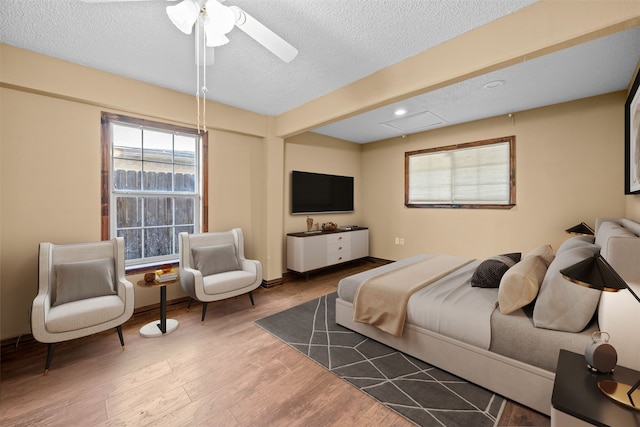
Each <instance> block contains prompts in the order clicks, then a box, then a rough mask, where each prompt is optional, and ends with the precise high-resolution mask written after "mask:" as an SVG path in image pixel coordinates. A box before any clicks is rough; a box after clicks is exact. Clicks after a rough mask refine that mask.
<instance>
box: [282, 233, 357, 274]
mask: <svg viewBox="0 0 640 427" xmlns="http://www.w3.org/2000/svg"><path fill="white" fill-rule="evenodd" d="M366 256H369V229H368V228H364V227H352V228H351V229H349V230H341V229H338V230H336V231H322V232H312V233H304V232H302V233H289V234H287V268H288V269H289V270H293V271H297V272H299V273H306V272H308V271H311V270H315V269H318V268H322V267H328V266H330V265H335V264H340V263H343V262H347V261H351V260H354V259H358V258H364V257H366Z"/></svg>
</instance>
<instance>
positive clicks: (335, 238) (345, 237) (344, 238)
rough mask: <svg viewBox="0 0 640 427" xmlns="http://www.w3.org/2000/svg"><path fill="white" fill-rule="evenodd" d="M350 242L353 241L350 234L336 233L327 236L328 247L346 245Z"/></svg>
mask: <svg viewBox="0 0 640 427" xmlns="http://www.w3.org/2000/svg"><path fill="white" fill-rule="evenodd" d="M350 241H351V234H350V233H336V234H328V235H327V246H329V245H335V244H339V243H344V242H350Z"/></svg>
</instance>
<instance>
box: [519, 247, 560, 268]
mask: <svg viewBox="0 0 640 427" xmlns="http://www.w3.org/2000/svg"><path fill="white" fill-rule="evenodd" d="M530 256H541V257H542V259H544V261H545V262H546V263H547V266H549V265H550V264H551V262H552V261H553V259H554V258H555V254H554V253H553V248H552V247H551V245H543V246H539V247H537V248H535V249H532V250H530V251H529V252H527V253H526V254H524V257H523V259H524V258H527V257H530Z"/></svg>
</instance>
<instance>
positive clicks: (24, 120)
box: [0, 45, 281, 339]
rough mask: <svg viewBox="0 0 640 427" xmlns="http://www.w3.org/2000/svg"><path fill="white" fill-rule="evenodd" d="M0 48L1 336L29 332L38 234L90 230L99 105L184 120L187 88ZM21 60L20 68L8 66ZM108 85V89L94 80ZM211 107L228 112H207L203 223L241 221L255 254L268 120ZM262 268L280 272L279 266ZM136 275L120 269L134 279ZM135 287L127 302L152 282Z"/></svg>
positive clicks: (52, 237)
mask: <svg viewBox="0 0 640 427" xmlns="http://www.w3.org/2000/svg"><path fill="white" fill-rule="evenodd" d="M0 48H1V49H2V57H3V61H2V73H1V77H2V80H1V83H2V86H0V117H1V118H2V123H1V125H2V126H1V128H0V189H1V192H0V207H1V211H0V255H1V256H0V339H7V338H12V337H17V336H18V335H20V334H23V333H29V332H30V326H29V309H30V307H31V303H32V301H33V298H34V297H35V295H36V293H37V270H38V265H37V252H38V244H39V243H40V242H45V241H50V242H54V243H58V244H64V243H70V242H83V241H92V240H99V239H100V185H101V184H100V161H101V159H100V113H101V111H110V112H115V113H123V114H130V115H134V116H137V117H142V118H148V119H151V120H160V121H164V122H167V123H175V124H179V125H187V126H194V123H193V122H194V121H195V110H194V112H193V115H191V114H190V113H188V112H187V113H185V110H186V109H187V107H186V105H192V104H194V102H193V97H192V96H188V95H183V94H179V93H176V92H172V91H167V90H165V89H160V88H155V87H153V86H150V85H147V84H144V83H140V82H135V81H132V80H129V79H123V78H118V77H115V76H112V75H108V74H106V73H101V72H97V71H95V70H90V69H87V68H85V67H80V66H77V65H73V64H69V63H63V62H61V61H57V60H54V59H52V58H47V57H43V56H41V55H36V54H33V53H30V52H26V51H21V50H19V49H15V48H11V47H8V46H5V45H0ZM50 65H51V66H52V67H53V68H55V69H56V70H57V72H59V73H61V74H56V75H65V76H67V78H65V79H51V78H50V76H51V74H48V73H49V71H47V72H46V73H45V72H44V70H49V69H50V68H51V67H49V66H50ZM21 66H22V67H25V69H27V68H28V69H29V70H30V71H29V73H24V75H21V74H20V73H18V72H17V70H18V69H19V68H20V67H21ZM31 67H36V70H42V72H41V73H37V72H34V71H33V69H32V68H31ZM27 74H28V75H29V76H30V77H29V78H26V77H25V75H27ZM47 76H49V77H47ZM74 76H77V80H78V81H80V82H82V81H91V82H92V85H86V86H84V90H79V89H78V88H74V89H73V90H72V89H70V88H67V87H64V85H61V84H60V83H59V81H60V80H63V81H73V80H74V78H73V77H74ZM109 85H113V90H111V91H109V90H105V89H104V88H105V86H109ZM82 86H83V85H82V84H80V87H81V88H82ZM92 87H98V88H101V89H100V90H97V91H93V90H92ZM121 87H124V88H126V90H121V89H120V88H121ZM71 92H73V93H71ZM71 95H73V96H71ZM189 109H190V108H189ZM216 111H217V114H218V117H220V116H222V117H225V116H228V120H226V121H224V120H223V121H222V122H219V121H218V120H216V119H215V118H214V117H211V118H208V120H207V124H208V125H209V124H215V125H216V129H213V128H209V130H210V132H209V166H210V167H209V218H208V220H209V229H210V230H226V229H229V228H232V227H241V228H242V229H243V230H244V233H245V243H246V246H245V252H246V255H247V256H249V257H253V258H256V259H260V260H261V261H263V263H264V259H265V258H266V254H265V252H264V249H265V246H264V244H263V236H264V232H263V227H264V223H263V217H264V206H263V201H264V197H263V192H264V187H263V179H262V178H263V175H264V168H265V163H264V162H265V158H264V155H263V151H264V150H263V146H264V144H263V140H264V136H265V135H266V134H267V131H268V129H267V122H268V120H267V118H266V117H264V116H259V115H256V114H254V113H249V112H242V111H241V110H237V109H234V108H231V107H228V108H227V107H226V106H223V105H219V104H215V103H210V104H209V105H208V108H207V112H208V114H209V113H211V112H216ZM148 112H152V113H153V115H152V116H148V115H146V114H145V113H148ZM211 114H212V113H211ZM225 125H226V126H227V127H225ZM194 127H195V126H194ZM279 252H280V250H278V254H279ZM277 258H278V259H279V256H278V257H277ZM278 267H279V266H278ZM272 274H277V275H278V276H280V275H281V270H280V269H278V271H277V272H276V273H272ZM140 278H141V275H133V276H130V277H129V279H130V280H131V281H132V282H134V283H135V282H136V281H137V280H139V279H140ZM135 293H136V307H142V306H147V305H152V304H157V303H158V301H159V292H158V291H157V289H144V288H138V287H136V289H135ZM167 294H168V298H169V299H172V298H177V297H181V296H183V295H184V294H183V293H182V291H181V289H180V288H179V287H170V288H169V289H168V292H167Z"/></svg>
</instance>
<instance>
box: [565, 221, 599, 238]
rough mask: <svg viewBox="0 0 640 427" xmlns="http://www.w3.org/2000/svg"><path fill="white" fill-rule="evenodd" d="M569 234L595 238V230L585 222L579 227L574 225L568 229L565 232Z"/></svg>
mask: <svg viewBox="0 0 640 427" xmlns="http://www.w3.org/2000/svg"><path fill="white" fill-rule="evenodd" d="M565 231H566V232H567V233H569V234H582V235H584V236H593V234H594V233H593V228H591V227H589V226H588V225H587V224H585V223H584V222H581V223H580V224H578V225H574V226H573V227H571V228H567V229H566V230H565Z"/></svg>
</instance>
